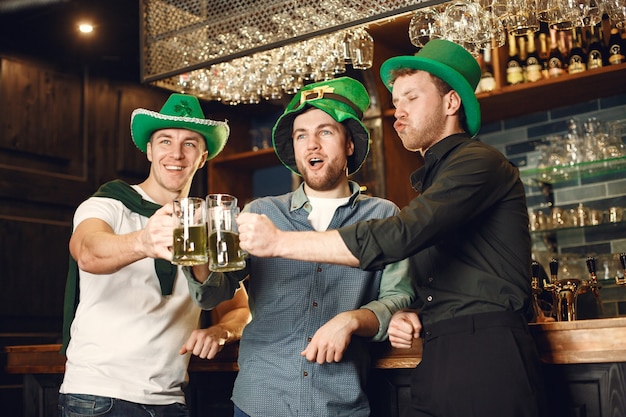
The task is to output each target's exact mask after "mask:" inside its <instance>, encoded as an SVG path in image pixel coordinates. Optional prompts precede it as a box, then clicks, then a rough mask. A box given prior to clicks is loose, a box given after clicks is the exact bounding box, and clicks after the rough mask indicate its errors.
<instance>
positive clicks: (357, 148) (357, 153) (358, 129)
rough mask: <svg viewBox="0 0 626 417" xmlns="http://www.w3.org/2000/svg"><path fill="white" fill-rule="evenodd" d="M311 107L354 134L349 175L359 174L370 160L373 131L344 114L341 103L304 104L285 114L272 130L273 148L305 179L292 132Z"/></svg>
mask: <svg viewBox="0 0 626 417" xmlns="http://www.w3.org/2000/svg"><path fill="white" fill-rule="evenodd" d="M311 107H315V108H318V109H320V110H322V111H323V112H325V113H327V114H329V115H330V116H331V117H332V118H333V119H334V120H336V121H337V122H339V123H342V124H343V125H344V126H346V128H347V129H348V130H349V131H350V134H351V135H352V141H353V142H354V153H353V154H352V155H350V156H349V157H348V175H352V174H354V173H356V172H357V171H358V170H359V169H360V168H361V166H362V165H363V163H364V162H365V159H366V158H367V155H368V153H369V148H370V134H369V129H367V128H366V127H365V125H363V123H361V121H360V120H359V119H358V118H356V117H355V116H354V115H353V114H352V113H350V112H346V111H342V110H341V108H340V106H338V105H337V103H336V102H335V103H332V104H329V103H328V102H327V101H325V100H316V101H309V102H305V103H302V104H301V105H300V106H298V107H296V108H295V109H293V110H292V111H289V112H287V113H285V114H283V115H282V116H281V117H280V118H279V119H278V121H276V124H275V125H274V128H273V129H272V144H273V146H274V151H275V152H276V156H278V159H280V161H281V162H282V163H283V165H285V166H286V167H287V168H289V169H290V170H291V171H292V172H293V173H295V174H297V175H301V174H300V172H299V171H298V167H297V165H296V156H295V154H294V150H293V138H292V136H291V135H292V129H293V122H294V120H295V118H296V117H297V116H298V115H300V114H302V113H303V112H304V111H305V110H308V109H310V108H311Z"/></svg>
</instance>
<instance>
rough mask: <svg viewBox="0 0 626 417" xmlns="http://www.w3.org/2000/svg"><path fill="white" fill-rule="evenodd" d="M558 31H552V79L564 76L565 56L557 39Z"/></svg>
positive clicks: (550, 75) (549, 58) (549, 59)
mask: <svg viewBox="0 0 626 417" xmlns="http://www.w3.org/2000/svg"><path fill="white" fill-rule="evenodd" d="M556 32H557V31H556V30H554V29H550V56H549V57H548V76H549V77H550V78H555V77H560V76H561V75H563V68H564V64H563V54H562V53H561V50H560V49H559V43H558V41H557V39H556V37H557V34H556Z"/></svg>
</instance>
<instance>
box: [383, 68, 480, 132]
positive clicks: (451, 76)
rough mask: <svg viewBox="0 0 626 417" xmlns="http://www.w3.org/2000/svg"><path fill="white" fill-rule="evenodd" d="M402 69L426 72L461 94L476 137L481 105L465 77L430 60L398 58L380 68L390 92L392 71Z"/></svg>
mask: <svg viewBox="0 0 626 417" xmlns="http://www.w3.org/2000/svg"><path fill="white" fill-rule="evenodd" d="M401 68H411V69H416V70H422V71H426V72H428V73H430V74H432V75H435V76H437V77H439V78H441V79H442V80H443V81H445V82H446V83H448V84H449V85H450V87H452V89H453V90H454V91H456V92H457V93H458V94H459V97H461V101H462V102H463V108H464V109H465V118H466V120H467V128H468V130H469V132H468V133H469V134H470V135H471V136H472V137H473V136H476V134H477V133H478V130H479V129H480V123H481V119H480V104H479V103H478V99H477V98H476V94H475V92H474V89H473V88H472V87H471V86H470V85H469V83H468V82H467V80H466V79H465V77H463V76H462V75H461V74H460V73H459V72H458V71H456V70H455V69H453V68H451V67H449V66H447V65H445V64H441V63H440V62H437V61H435V60H432V59H430V58H423V57H419V56H397V57H393V58H389V59H388V60H387V61H385V62H384V63H383V64H382V65H381V67H380V78H381V80H382V81H383V83H384V84H385V86H386V87H387V89H388V90H389V91H393V85H392V81H391V78H392V74H391V73H392V71H394V70H397V69H401Z"/></svg>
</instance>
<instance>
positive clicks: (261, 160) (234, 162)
mask: <svg viewBox="0 0 626 417" xmlns="http://www.w3.org/2000/svg"><path fill="white" fill-rule="evenodd" d="M210 163H211V164H212V165H213V166H216V167H221V166H224V165H227V166H228V167H229V168H230V169H241V170H245V171H254V170H257V169H261V168H268V167H272V166H275V165H280V164H281V162H280V160H279V159H278V156H276V153H275V152H274V148H267V149H260V150H258V151H249V152H241V153H235V154H230V155H226V156H223V157H217V158H215V159H214V160H212V161H211V162H210Z"/></svg>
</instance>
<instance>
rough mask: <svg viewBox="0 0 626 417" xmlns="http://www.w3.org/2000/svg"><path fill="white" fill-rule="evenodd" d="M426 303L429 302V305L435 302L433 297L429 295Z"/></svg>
mask: <svg viewBox="0 0 626 417" xmlns="http://www.w3.org/2000/svg"><path fill="white" fill-rule="evenodd" d="M426 301H428V302H429V303H430V302H431V301H433V296H432V295H429V296H428V297H426Z"/></svg>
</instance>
